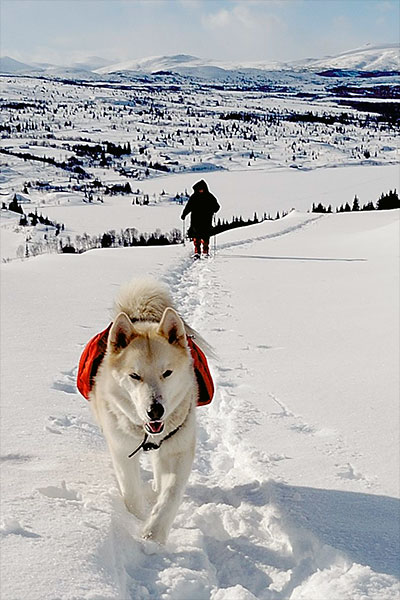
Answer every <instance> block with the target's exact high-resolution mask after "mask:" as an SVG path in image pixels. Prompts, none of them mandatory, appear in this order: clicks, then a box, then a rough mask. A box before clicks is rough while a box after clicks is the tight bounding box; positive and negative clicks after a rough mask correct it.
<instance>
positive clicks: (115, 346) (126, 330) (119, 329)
mask: <svg viewBox="0 0 400 600" xmlns="http://www.w3.org/2000/svg"><path fill="white" fill-rule="evenodd" d="M133 337H134V328H133V325H132V322H131V320H130V318H129V317H128V315H127V314H125V313H123V312H122V313H119V315H118V316H117V318H116V319H115V321H114V323H113V325H112V327H111V329H110V333H109V336H108V345H109V348H110V349H111V350H112V352H120V351H121V350H123V349H124V348H126V347H127V345H128V344H129V342H130V341H131V340H132V338H133Z"/></svg>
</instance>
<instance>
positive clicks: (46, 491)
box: [37, 481, 82, 502]
mask: <svg viewBox="0 0 400 600" xmlns="http://www.w3.org/2000/svg"><path fill="white" fill-rule="evenodd" d="M37 491H38V492H40V493H41V494H42V495H43V496H46V497H47V498H54V499H60V500H68V501H70V502H71V501H72V502H82V496H81V494H80V493H79V492H76V491H75V490H70V489H68V488H67V484H66V483H65V481H62V482H61V485H60V487H57V486H54V485H49V486H47V487H41V488H37Z"/></svg>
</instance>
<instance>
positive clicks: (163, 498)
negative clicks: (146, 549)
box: [142, 442, 195, 544]
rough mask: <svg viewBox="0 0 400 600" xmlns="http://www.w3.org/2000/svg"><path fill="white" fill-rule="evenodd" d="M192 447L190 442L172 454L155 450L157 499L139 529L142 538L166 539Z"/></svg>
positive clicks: (184, 483) (178, 501)
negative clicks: (140, 529) (141, 530)
mask: <svg viewBox="0 0 400 600" xmlns="http://www.w3.org/2000/svg"><path fill="white" fill-rule="evenodd" d="M194 447H195V444H194V442H193V443H192V444H191V445H190V447H189V448H187V449H186V450H185V452H184V453H176V454H170V453H169V452H168V451H167V450H166V448H165V449H164V447H163V448H160V450H157V457H155V458H154V463H153V464H154V467H155V481H156V485H157V492H158V499H157V502H156V504H155V506H154V508H153V510H152V511H151V514H150V517H149V519H148V520H147V522H146V524H145V526H144V528H143V532H142V537H143V538H145V539H151V540H153V541H155V542H159V543H161V544H164V543H165V542H166V540H167V536H168V532H169V530H170V528H171V525H172V523H173V520H174V518H175V516H176V513H177V511H178V508H179V504H180V501H181V498H182V494H183V492H184V489H185V485H186V482H187V480H188V478H189V474H190V471H191V468H192V463H193V458H194Z"/></svg>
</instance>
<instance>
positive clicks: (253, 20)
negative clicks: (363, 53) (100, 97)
mask: <svg viewBox="0 0 400 600" xmlns="http://www.w3.org/2000/svg"><path fill="white" fill-rule="evenodd" d="M0 11H1V12H0V22H1V25H0V27H1V30H0V34H1V37H0V55H1V56H11V57H12V58H15V59H17V60H21V61H23V62H28V63H31V62H49V63H54V64H64V65H67V64H72V63H74V62H79V61H84V60H85V59H86V58H87V57H90V56H100V57H104V58H106V59H108V60H109V61H110V62H118V61H124V60H129V59H139V58H144V57H148V56H158V55H172V54H191V55H194V56H198V57H200V58H206V59H217V60H224V61H229V60H232V61H238V60H244V61H292V60H296V59H302V58H319V57H322V56H326V55H332V54H338V53H340V52H345V51H347V50H352V49H355V48H360V47H362V46H365V45H367V44H370V45H372V46H374V45H380V44H387V43H391V44H393V43H398V42H399V38H400V33H399V22H400V3H399V2H398V1H397V0H0Z"/></svg>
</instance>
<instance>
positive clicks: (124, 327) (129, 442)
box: [90, 279, 207, 543]
mask: <svg viewBox="0 0 400 600" xmlns="http://www.w3.org/2000/svg"><path fill="white" fill-rule="evenodd" d="M193 335H194V330H193V329H191V328H190V327H189V326H188V325H187V324H186V323H184V321H183V320H182V319H181V318H180V316H179V315H178V314H177V312H176V311H175V310H174V308H172V300H171V297H170V294H169V291H168V289H167V288H166V287H165V286H164V285H162V284H160V283H158V282H156V281H154V280H148V279H146V280H138V281H134V282H132V283H131V284H128V285H127V286H125V287H124V288H122V289H121V291H120V294H119V296H118V298H117V300H116V303H115V318H114V322H113V324H112V326H111V329H110V331H109V334H108V342H107V351H106V353H105V356H104V359H103V360H102V363H101V365H100V367H99V370H98V372H97V375H96V379H95V382H94V387H93V389H92V391H91V393H90V400H91V402H90V404H91V405H92V407H93V410H94V413H95V416H96V419H97V421H98V423H99V425H100V426H101V428H102V430H103V433H104V436H105V438H106V440H107V443H108V446H109V450H110V452H111V456H112V461H113V465H114V469H115V473H116V476H117V480H118V484H119V487H120V490H121V494H122V496H123V498H124V501H125V504H126V506H127V508H128V510H129V511H130V512H131V513H133V514H134V515H135V516H137V517H138V518H139V519H144V518H145V516H146V498H147V496H148V494H146V492H145V489H144V484H143V482H142V480H141V476H140V465H139V455H140V453H141V451H142V450H152V452H151V456H152V464H153V475H154V479H153V486H152V487H153V492H152V493H153V495H154V499H155V500H156V501H155V504H154V507H153V509H152V510H151V513H150V515H149V516H148V518H147V520H146V521H145V524H144V527H143V531H142V537H144V538H148V539H152V540H154V541H156V542H159V543H164V542H165V541H166V539H167V535H168V532H169V529H170V527H171V525H172V522H173V520H174V518H175V515H176V513H177V510H178V507H179V504H180V500H181V496H182V494H183V491H184V488H185V485H186V482H187V479H188V477H189V474H190V471H191V467H192V462H193V458H194V451H195V411H196V403H197V401H198V396H199V388H198V380H197V377H196V374H195V371H194V368H193V359H192V356H191V353H190V348H189V345H188V336H189V337H192V336H193ZM195 336H196V344H198V343H199V342H200V345H203V347H204V346H206V347H207V344H205V342H204V340H202V339H201V338H200V337H199V336H198V334H195Z"/></svg>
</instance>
